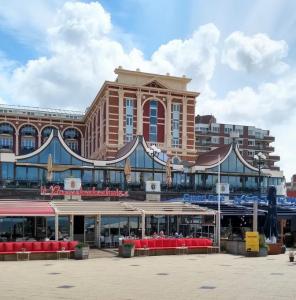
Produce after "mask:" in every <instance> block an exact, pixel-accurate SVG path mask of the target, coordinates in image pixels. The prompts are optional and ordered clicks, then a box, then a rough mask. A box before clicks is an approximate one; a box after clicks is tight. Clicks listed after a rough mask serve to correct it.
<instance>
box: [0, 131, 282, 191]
mask: <svg viewBox="0 0 296 300" xmlns="http://www.w3.org/2000/svg"><path fill="white" fill-rule="evenodd" d="M30 132H32V133H34V131H30ZM48 132H50V131H49V130H48V131H47V134H48ZM70 132H72V134H73V131H70ZM71 137H72V138H73V135H72V136H71ZM135 142H137V143H138V144H137V146H136V147H135V149H134V150H133V151H132V152H131V153H129V156H128V159H129V162H130V166H131V182H130V183H129V185H128V187H127V186H126V182H125V176H124V166H125V158H122V160H119V161H117V162H116V163H111V162H106V163H105V165H104V166H96V165H95V163H94V162H92V161H90V162H88V161H85V160H84V159H83V158H81V159H79V158H77V157H75V156H74V155H72V154H70V153H69V152H68V151H67V150H66V149H65V148H64V146H63V144H62V143H61V141H60V140H59V137H58V136H57V135H56V133H55V135H54V136H53V137H52V139H51V141H50V142H49V143H48V145H47V146H46V148H44V149H42V151H39V152H37V153H36V154H34V155H31V156H28V157H27V158H25V159H17V162H16V163H13V162H0V174H1V182H2V184H3V186H5V187H10V186H11V187H34V188H37V187H39V186H40V185H44V184H47V165H48V161H49V157H50V156H51V160H52V164H53V166H54V168H55V166H57V168H58V169H59V171H53V176H52V180H51V181H50V184H63V183H64V179H65V178H68V177H77V178H81V179H82V184H83V187H84V188H88V187H89V188H91V187H96V188H97V189H104V188H107V187H108V188H111V189H115V188H118V189H122V190H124V189H127V188H128V189H130V190H144V189H145V182H146V181H148V180H152V173H153V158H152V157H151V156H150V155H149V154H148V153H147V152H146V149H145V147H144V144H143V143H142V142H141V140H138V141H135ZM176 162H178V163H180V160H179V159H178V157H174V163H176ZM154 171H155V180H158V181H160V183H161V185H162V190H166V189H168V187H167V186H166V167H165V162H164V163H163V164H161V163H159V162H158V161H154ZM217 174H218V167H214V168H208V169H206V170H205V171H197V172H196V173H191V169H190V168H183V169H182V171H178V170H174V171H173V172H172V186H171V187H170V190H175V191H179V192H182V191H186V192H187V191H195V192H196V191H208V192H211V193H215V187H216V183H217V181H218V178H217ZM282 181H283V178H281V177H278V178H268V177H266V176H263V177H261V186H262V188H263V190H264V189H265V188H266V187H267V186H268V185H280V184H281V183H282ZM221 182H222V183H229V186H230V191H231V192H250V193H251V192H256V191H257V190H258V186H259V182H258V172H257V171H256V170H253V169H250V168H248V167H247V166H246V165H245V164H243V162H242V161H241V160H240V159H239V157H238V156H237V155H236V152H235V151H232V152H231V153H230V154H229V155H228V157H227V158H226V159H225V160H224V161H223V162H222V163H221Z"/></svg>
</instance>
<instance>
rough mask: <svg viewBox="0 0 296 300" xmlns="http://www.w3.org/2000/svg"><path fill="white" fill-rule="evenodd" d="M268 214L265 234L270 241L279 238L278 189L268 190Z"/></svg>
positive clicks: (272, 187) (270, 188) (271, 188)
mask: <svg viewBox="0 0 296 300" xmlns="http://www.w3.org/2000/svg"><path fill="white" fill-rule="evenodd" d="M267 200H268V212H267V216H266V219H265V223H264V234H265V236H266V237H267V238H268V239H271V238H272V237H277V236H278V231H277V207H276V188H275V187H274V186H271V187H269V189H268V195H267Z"/></svg>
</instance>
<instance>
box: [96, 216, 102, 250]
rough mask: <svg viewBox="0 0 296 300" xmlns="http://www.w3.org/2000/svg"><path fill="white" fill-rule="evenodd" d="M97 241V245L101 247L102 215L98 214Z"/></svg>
mask: <svg viewBox="0 0 296 300" xmlns="http://www.w3.org/2000/svg"><path fill="white" fill-rule="evenodd" d="M95 241H96V246H97V247H98V248H101V215H96V224H95Z"/></svg>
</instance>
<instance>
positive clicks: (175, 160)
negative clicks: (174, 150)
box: [172, 156, 181, 165]
mask: <svg viewBox="0 0 296 300" xmlns="http://www.w3.org/2000/svg"><path fill="white" fill-rule="evenodd" d="M172 162H173V164H174V165H179V164H180V163H181V160H180V158H179V157H178V156H174V157H173V159H172Z"/></svg>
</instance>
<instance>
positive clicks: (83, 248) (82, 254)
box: [74, 243, 89, 259]
mask: <svg viewBox="0 0 296 300" xmlns="http://www.w3.org/2000/svg"><path fill="white" fill-rule="evenodd" d="M74 256H75V259H88V256H89V246H88V244H85V243H79V244H78V245H77V246H76V247H75V253H74Z"/></svg>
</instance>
